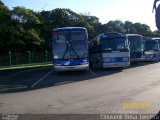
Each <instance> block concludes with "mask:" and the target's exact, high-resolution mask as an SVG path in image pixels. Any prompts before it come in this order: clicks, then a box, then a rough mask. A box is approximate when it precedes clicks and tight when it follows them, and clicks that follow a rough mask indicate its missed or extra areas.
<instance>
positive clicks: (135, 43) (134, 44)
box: [128, 36, 143, 51]
mask: <svg viewBox="0 0 160 120" xmlns="http://www.w3.org/2000/svg"><path fill="white" fill-rule="evenodd" d="M128 40H129V42H130V49H131V51H135V50H137V51H142V49H143V44H142V38H141V37H140V36H129V37H128Z"/></svg>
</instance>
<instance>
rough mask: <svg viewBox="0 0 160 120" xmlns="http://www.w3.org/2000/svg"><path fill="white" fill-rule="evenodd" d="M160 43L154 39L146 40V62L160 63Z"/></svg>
mask: <svg viewBox="0 0 160 120" xmlns="http://www.w3.org/2000/svg"><path fill="white" fill-rule="evenodd" d="M159 59H160V49H159V42H158V40H156V39H154V38H145V61H159Z"/></svg>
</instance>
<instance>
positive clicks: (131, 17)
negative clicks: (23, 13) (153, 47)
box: [2, 0, 157, 31]
mask: <svg viewBox="0 0 160 120" xmlns="http://www.w3.org/2000/svg"><path fill="white" fill-rule="evenodd" d="M2 2H4V3H5V5H6V6H8V7H9V8H10V9H12V8H13V7H16V6H24V7H26V8H28V9H32V10H35V11H42V10H53V9H55V8H69V9H71V10H72V11H74V12H76V13H83V14H89V15H93V16H96V17H98V18H99V21H100V22H101V23H102V24H105V23H107V22H108V21H110V20H121V21H122V22H125V21H131V22H133V23H136V22H140V23H142V24H147V25H149V26H150V28H151V30H152V31H154V30H157V28H156V26H155V15H154V13H152V7H153V2H154V0H2Z"/></svg>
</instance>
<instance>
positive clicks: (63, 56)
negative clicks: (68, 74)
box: [52, 27, 89, 71]
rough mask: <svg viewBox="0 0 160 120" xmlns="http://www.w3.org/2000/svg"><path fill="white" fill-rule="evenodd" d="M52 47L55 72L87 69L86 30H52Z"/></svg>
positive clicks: (75, 28)
mask: <svg viewBox="0 0 160 120" xmlns="http://www.w3.org/2000/svg"><path fill="white" fill-rule="evenodd" d="M52 46H53V66H54V70H55V71H74V70H87V69H89V61H88V33H87V29H86V28H83V27H65V28H57V29H54V30H53V45H52Z"/></svg>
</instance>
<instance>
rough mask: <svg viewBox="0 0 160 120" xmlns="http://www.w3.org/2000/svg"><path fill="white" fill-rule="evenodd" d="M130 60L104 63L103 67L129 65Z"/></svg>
mask: <svg viewBox="0 0 160 120" xmlns="http://www.w3.org/2000/svg"><path fill="white" fill-rule="evenodd" d="M128 66H130V62H117V63H103V65H102V67H103V68H113V67H128Z"/></svg>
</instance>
